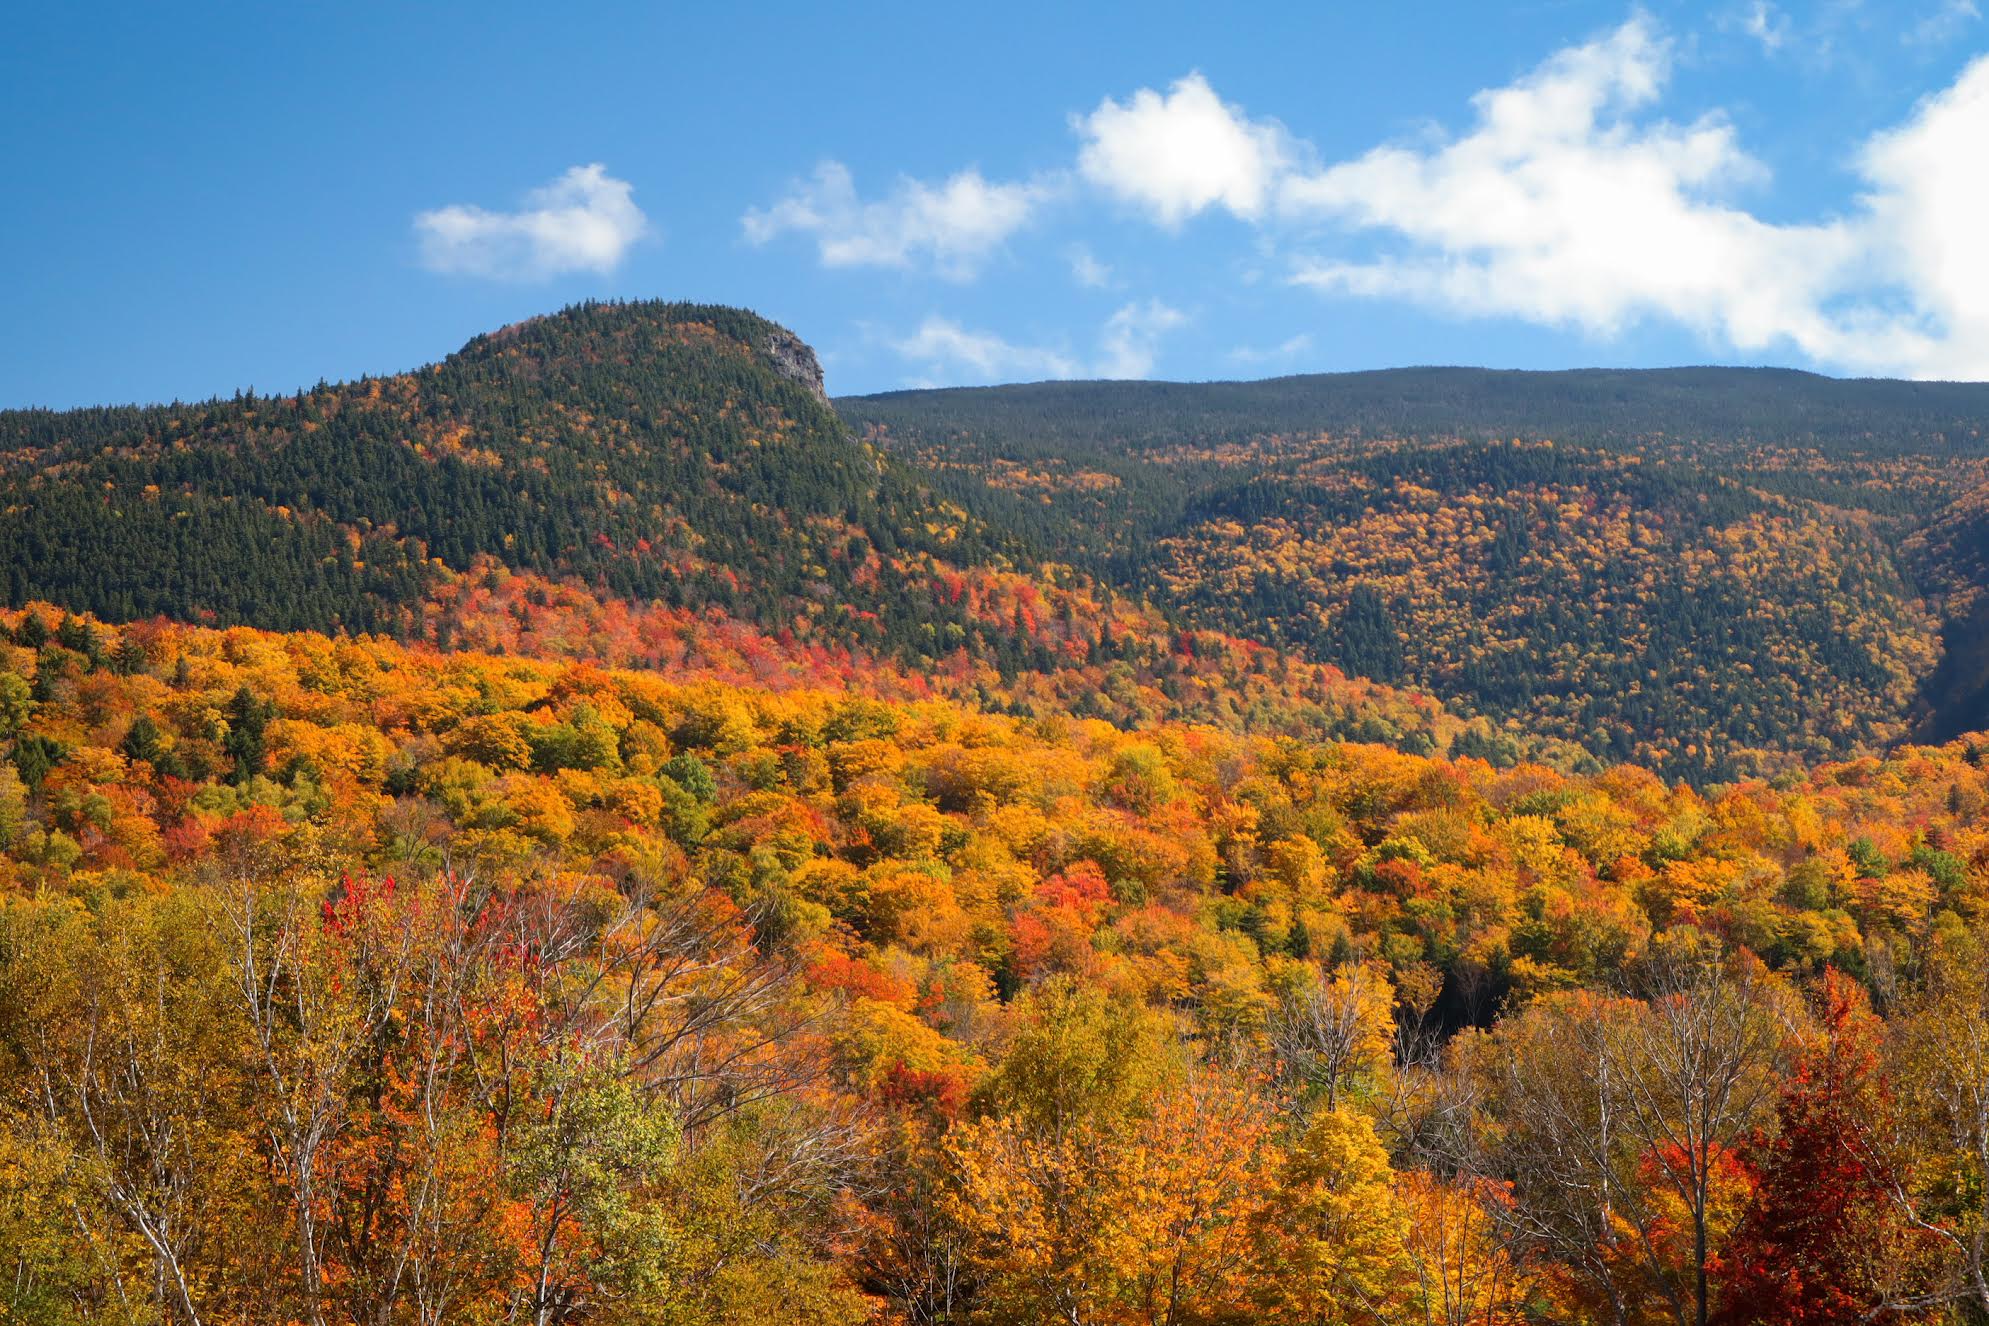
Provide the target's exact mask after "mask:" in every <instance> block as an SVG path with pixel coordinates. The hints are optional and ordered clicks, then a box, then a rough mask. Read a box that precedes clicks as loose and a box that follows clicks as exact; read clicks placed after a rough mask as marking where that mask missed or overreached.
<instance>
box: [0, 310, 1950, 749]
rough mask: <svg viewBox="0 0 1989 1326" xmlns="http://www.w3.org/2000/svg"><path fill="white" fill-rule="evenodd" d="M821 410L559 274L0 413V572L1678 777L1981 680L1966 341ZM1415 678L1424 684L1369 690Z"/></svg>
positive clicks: (67, 584) (813, 391) (216, 617)
mask: <svg viewBox="0 0 1989 1326" xmlns="http://www.w3.org/2000/svg"><path fill="white" fill-rule="evenodd" d="M840 408H841V411H842V414H843V416H844V417H845V418H847V420H848V421H849V422H850V423H851V424H853V425H854V426H855V431H854V433H852V431H851V429H850V428H846V427H845V426H844V423H843V421H842V420H841V419H839V418H838V416H837V414H836V413H835V412H834V411H833V410H831V409H830V408H829V406H828V404H827V402H826V399H825V398H824V397H823V396H822V395H821V391H820V377H819V370H818V369H817V368H816V367H815V361H814V357H813V355H812V352H810V351H809V350H808V349H807V347H806V346H804V345H802V344H801V343H800V342H799V341H797V340H796V339H794V338H793V337H792V335H791V334H790V333H788V332H786V331H785V330H784V329H781V328H778V327H776V326H774V325H773V324H771V323H768V322H765V321H764V320H762V319H759V318H757V317H755V316H753V315H751V314H748V313H744V312H741V311H738V310H733V309H723V308H714V307H707V306H691V305H676V304H609V305H603V304H589V305H581V306H577V307H575V308H571V309H568V310H566V311H564V312H562V313H559V314H557V315H554V316H551V317H546V318H539V319H535V320H532V321H529V322H526V323H522V324H519V325H518V326H515V327H510V328H506V329H503V330H502V331H499V332H495V333H493V334H491V335H488V336H483V337H479V338H477V339H476V340H475V341H472V342H471V343H470V344H469V345H468V346H466V347H464V349H463V350H462V351H461V352H459V353H457V354H455V355H452V356H450V357H449V358H447V359H446V360H444V361H442V362H441V363H439V364H435V365H432V366H430V367H428V368H424V369H420V370H416V371H414V372H410V373H405V374H400V375H397V376H392V377H386V378H377V379H366V380H362V381H359V382H356V383H350V384H345V385H340V386H331V385H320V386H319V387H317V388H314V389H311V390H309V391H304V392H300V393H298V394H296V395H292V396H278V397H265V396H255V395H249V394H244V395H241V396H238V397H237V398H235V399H232V400H222V401H211V402H206V403H203V404H198V405H187V404H176V405H172V406H161V407H149V408H129V409H103V410H89V411H72V412H68V413H61V414H56V413H49V412H14V413H10V414H0V563H3V564H4V566H5V571H4V577H5V579H4V584H0V589H4V592H5V595H6V597H7V599H8V601H10V602H13V603H17V604H18V603H23V602H26V601H29V600H30V599H35V598H40V599H45V600H47V601H50V602H54V603H57V604H60V605H62V606H64V607H68V608H71V609H75V610H78V611H90V612H96V613H99V614H102V615H104V616H105V617H107V618H108V619H112V620H132V619H136V618H140V617H145V616H148V615H152V614H163V615H166V616H169V617H173V618H176V619H180V620H190V621H200V622H209V623H214V624H221V625H226V624H230V623H244V624H252V625H257V626H262V627H266V628H277V629H294V628H312V629H333V630H346V631H374V632H382V633H387V634H392V635H395V636H397V637H399V638H401V639H408V640H429V641H432V642H435V643H438V644H441V645H444V646H448V645H451V644H453V643H455V642H456V641H458V640H459V639H464V640H468V641H471V642H480V643H494V642H498V641H502V640H505V639H507V638H508V639H510V640H512V641H513V643H514V644H515V643H518V642H520V641H522V642H523V643H524V645H525V647H526V648H537V647H540V646H541V645H543V644H545V640H544V637H545V636H546V635H547V634H548V632H549V631H553V632H556V630H557V628H556V627H555V626H553V625H552V624H551V623H556V622H558V621H560V620H563V619H565V618H567V617H570V616H571V615H572V614H573V613H578V614H579V615H580V616H583V617H589V618H592V619H595V620H597V621H598V620H605V619H607V618H615V619H617V620H619V621H622V622H623V623H625V624H629V623H640V624H641V629H642V630H644V631H646V632H648V638H647V639H646V640H644V641H636V640H634V639H631V638H624V639H622V640H619V641H615V642H603V641H600V640H599V639H598V638H597V639H596V643H610V644H611V647H610V648H609V649H608V651H607V652H604V653H600V654H597V655H595V656H596V657H599V658H603V659H610V658H611V659H614V660H615V661H620V662H641V663H659V662H660V663H681V662H683V661H685V660H688V659H694V658H697V657H699V656H701V654H702V653H703V652H704V650H705V645H704V643H703V642H706V641H722V642H726V643H723V644H720V645H719V646H718V648H719V652H731V653H734V654H740V653H743V655H744V656H746V657H748V658H750V659H751V660H752V662H751V663H750V665H749V666H750V668H751V670H752V671H754V672H756V673H758V674H760V675H761V676H762V677H763V678H764V679H771V678H772V677H774V676H783V675H784V676H790V677H792V676H794V675H796V674H813V675H815V676H817V677H818V678H819V677H820V676H822V675H825V673H826V674H833V675H838V676H840V677H842V678H844V679H845V680H847V679H849V678H852V677H858V676H864V677H869V676H886V675H890V674H895V673H905V674H910V675H915V676H925V677H933V678H945V679H947V680H946V682H945V686H946V688H947V690H948V693H951V694H958V695H964V694H966V693H967V692H969V691H971V692H972V693H973V695H974V697H975V698H977V699H978V700H979V701H980V702H981V703H983V704H985V705H987V706H989V707H991V708H994V709H1001V710H1018V709H1019V710H1021V711H1024V712H1030V713H1042V712H1050V711H1051V710H1053V709H1058V710H1068V711H1073V712H1077V713H1080V714H1095V715H1098V716H1101V717H1106V718H1110V719H1113V720H1115V721H1121V722H1126V721H1138V720H1140V719H1142V718H1153V717H1161V716H1173V717H1183V718H1189V719H1193V720H1196V721H1213V722H1217V723H1221V724H1224V725H1228V726H1237V727H1242V728H1248V729H1251V730H1264V731H1272V730H1284V731H1290V732H1294V733H1303V734H1310V735H1314V736H1328V737H1333V736H1348V735H1362V736H1379V737H1381V738H1383V739H1388V740H1403V741H1406V742H1407V743H1408V744H1407V747H1406V748H1408V749H1414V750H1425V751H1442V750H1448V749H1450V748H1451V743H1452V742H1453V741H1454V740H1457V739H1459V738H1460V737H1461V738H1462V739H1463V740H1464V742H1465V744H1464V745H1463V746H1462V747H1460V749H1462V750H1466V751H1470V752H1475V753H1482V754H1491V755H1502V757H1503V758H1517V757H1519V756H1521V755H1546V756H1551V757H1552V758H1554V759H1556V760H1558V761H1560V762H1562V763H1563V764H1565V765H1568V766H1569V767H1574V766H1575V765H1579V764H1582V763H1584V762H1585V761H1601V762H1609V761H1615V760H1634V761H1636V762H1639V763H1642V764H1645V765H1647V766H1649V767H1652V768H1654V769H1657V770H1659V771H1661V772H1663V773H1664V774H1666V775H1667V776H1672V777H1680V778H1686V779H1690V780H1693V781H1695V782H1701V783H1704V782H1709V781H1717V780H1721V779H1728V778H1733V777H1738V776H1745V775H1749V774H1755V773H1763V774H1767V773H1774V772H1776V771H1778V770H1785V769H1791V768H1794V767H1796V765H1798V764H1799V763H1800V762H1802V761H1804V760H1813V759H1821V758H1831V757H1841V756H1845V755H1850V754H1854V753H1857V752H1861V751H1876V750H1883V749H1885V748H1886V747H1887V746H1889V745H1890V744H1892V743H1894V742H1897V741H1899V740H1901V739H1903V738H1905V737H1907V736H1908V735H1910V734H1912V733H1915V732H1918V733H1920V734H1922V735H1927V736H1941V735H1946V734H1951V733H1955V732H1960V731H1965V730H1969V729H1971V728H1974V727H1980V726H1984V725H1989V717H1986V716H1984V715H1983V713H1982V708H1983V699H1984V695H1985V689H1984V685H1983V682H1984V679H1985V677H1989V629H1985V628H1984V626H1983V622H1984V620H1985V619H1984V617H1983V615H1982V614H1983V612H1984V611H1989V610H1985V609H1981V608H1980V606H1979V604H1980V594H1979V590H1980V586H1981V585H1982V584H1983V583H1984V579H1985V576H1986V575H1989V568H1985V566H1984V564H1983V563H1982V559H1981V548H1982V546H1983V542H1984V539H1983V534H1984V529H1983V521H1982V516H1981V512H1982V510H1983V509H1984V505H1985V503H1989V440H1985V438H1984V436H1983V433H1982V428H1981V424H1982V421H1983V420H1984V419H1985V418H1989V394H1985V389H1983V388H1981V387H1978V386H1970V385H1958V384H1914V383H1897V382H1837V381H1833V380H1830V379H1825V378H1817V377H1813V376H1811V375H1806V374H1799V373H1786V372H1767V371H1762V372H1749V371H1738V370H1716V369H1694V370H1677V371H1669V372H1658V373H1621V372H1602V371H1597V372H1585V373H1571V374H1511V373H1487V372H1481V371H1473V370H1443V369H1415V370H1402V371H1399V372H1392V373H1381V374H1360V375H1343V376H1338V377H1322V378H1290V379H1278V380H1273V381H1270V382H1264V383H1212V384H1166V383H1050V384H1043V385H1039V386H1034V387H1015V388H996V389H990V390H985V391H950V392H928V393H896V394H892V395H889V396H883V397H874V398H868V399H865V400H846V401H844V402H842V403H841V407H840ZM518 577H523V579H518ZM506 586H508V588H505V587H506ZM583 599H585V600H590V601H591V604H592V606H589V607H582V606H580V603H581V600H583ZM554 602H558V603H560V604H563V605H566V606H565V607H564V608H561V609H558V610H552V611H550V612H549V611H547V610H546V605H548V604H551V603H554ZM493 613H501V614H503V615H505V616H507V617H508V618H509V619H510V620H509V621H508V622H507V621H500V620H498V619H497V618H496V617H494V616H493V615H492V614H493ZM479 614H481V615H479ZM595 634H596V636H597V637H598V635H599V633H598V632H597V633H595ZM572 643H573V642H571V641H568V642H567V644H566V645H565V646H555V647H564V648H569V649H570V648H571V647H572ZM1321 667H1326V668H1329V669H1337V674H1338V675H1334V674H1326V673H1320V672H1319V671H1318V669H1319V668H1321ZM1346 677H1353V678H1359V679H1361V681H1362V684H1364V685H1366V686H1367V687H1368V696H1369V698H1363V699H1359V700H1355V699H1351V698H1350V697H1349V696H1348V693H1347V692H1346V690H1345V686H1346V683H1345V681H1344V679H1345V678H1346ZM1315 679H1321V680H1315ZM1322 686H1323V687H1325V688H1326V689H1328V690H1334V691H1335V697H1334V698H1333V699H1332V700H1330V701H1329V702H1327V705H1326V707H1327V709H1329V710H1331V711H1332V712H1331V713H1329V714H1326V715H1325V716H1324V717H1323V718H1322V717H1321V716H1320V714H1319V713H1318V712H1317V711H1318V710H1319V695H1320V692H1321V687H1322ZM1423 696H1434V697H1436V699H1437V700H1438V701H1439V703H1440V705H1441V707H1442V709H1443V710H1444V711H1447V715H1446V717H1444V718H1441V719H1438V718H1431V719H1429V720H1427V721H1424V720H1421V719H1409V720H1408V721H1406V722H1405V721H1404V715H1405V714H1408V713H1410V712H1412V711H1418V710H1422V711H1427V710H1428V706H1427V704H1426V702H1425V701H1424V700H1423V699H1422V698H1421V697H1423ZM1370 699H1371V700H1372V703H1370V702H1369V700H1370Z"/></svg>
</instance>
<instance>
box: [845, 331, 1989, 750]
mask: <svg viewBox="0 0 1989 1326" xmlns="http://www.w3.org/2000/svg"><path fill="white" fill-rule="evenodd" d="M840 406H841V409H842V411H843V413H844V415H845V417H846V418H848V419H850V420H851V422H852V423H853V424H855V425H856V426H857V427H859V428H860V429H862V430H863V431H864V434H865V436H867V437H869V438H871V439H872V440H874V441H875V442H877V443H878V444H879V445H880V446H881V447H883V448H884V449H886V450H888V451H891V452H893V453H894V454H898V455H901V456H904V457H906V458H908V459H909V460H911V461H912V462H914V463H915V464H916V465H917V466H918V467H919V468H921V469H922V470H923V471H925V472H926V473H929V474H931V475H933V476H934V482H935V484H936V485H937V486H938V487H940V488H941V490H942V491H946V492H949V493H951V494H953V495H954V497H955V499H956V500H957V501H958V502H960V503H961V505H962V506H964V507H966V508H967V509H968V510H970V511H974V512H976V513H984V514H985V516H986V518H987V519H989V520H990V521H995V522H1000V523H1002V524H1003V525H1005V526H1007V527H1010V528H1014V529H1018V530H1026V531H1028V532H1029V534H1030V535H1031V537H1033V538H1034V539H1036V540H1037V541H1038V542H1039V544H1040V545H1041V546H1043V547H1044V548H1045V549H1046V550H1047V551H1049V552H1050V553H1051V554H1053V555H1055V556H1058V557H1061V558H1065V559H1068V560H1070V561H1071V562H1072V563H1073V564H1074V565H1077V566H1079V567H1082V568H1085V569H1087V570H1089V571H1090V572H1091V573H1093V574H1095V575H1097V576H1099V577H1100V578H1102V579H1104V580H1106V581H1108V582H1110V583H1114V584H1117V585H1119V586H1121V587H1122V588H1124V589H1125V590H1126V591H1127V592H1130V593H1137V594H1143V595H1150V596H1151V597H1152V598H1153V599H1154V601H1156V602H1158V603H1162V604H1165V605H1167V606H1168V607H1169V608H1170V609H1171V610H1173V611H1175V612H1176V613H1178V614H1179V615H1180V617H1181V618H1182V620H1183V621H1185V622H1189V623H1193V624H1196V625H1202V626H1210V627H1219V628H1220V629H1224V630H1228V631H1234V632H1237V633H1239V634H1245V635H1254V636H1257V637H1259V638H1262V639H1264V640H1266V641H1267V642H1270V643H1274V644H1277V645H1279V646H1281V647H1284V648H1289V649H1292V650H1294V651H1297V652H1299V653H1301V654H1303V655H1304V656H1306V657H1310V658H1315V659H1320V660H1324V661H1331V662H1334V663H1337V664H1339V665H1340V666H1342V667H1344V668H1346V669H1347V670H1349V671H1351V672H1356V673H1359V674H1361V675H1366V676H1370V677H1374V678H1376V679H1378V680H1384V681H1390V682H1395V683H1398V684H1403V685H1409V686H1415V687H1419V688H1423V689H1427V690H1429V691H1432V692H1433V693H1435V694H1436V695H1438V696H1439V697H1440V698H1442V699H1444V700H1445V701H1446V702H1448V703H1450V704H1453V705H1456V706H1459V707H1461V708H1463V709H1466V710H1468V711H1475V712H1480V713H1484V714H1487V715H1490V716H1492V717H1493V718H1495V719H1497V720H1499V721H1502V722H1507V723H1511V724H1514V725H1516V726H1517V727H1519V728H1521V729H1523V730H1526V731H1530V732H1535V733H1540V734H1551V735H1553V736H1555V737H1559V738H1562V739H1566V740H1570V741H1574V742H1578V743H1581V744H1583V745H1584V746H1586V747H1587V748H1588V749H1589V750H1591V751H1593V752H1595V753H1596V754H1597V755H1598V756H1600V757H1602V758H1604V759H1612V760H1613V759H1632V760H1636V761H1639V762H1641V763H1645V764H1647V765H1650V766H1652V767H1655V768H1660V769H1662V770H1664V771H1666V772H1667V773H1669V774H1671V775H1673V776H1678V777H1686V778H1691V779H1694V780H1706V779H1718V778H1725V777H1732V776H1734V775H1736V774H1745V773H1748V772H1766V771H1773V770H1774V769H1776V768H1778V767H1782V766H1783V765H1784V764H1785V763H1786V758H1785V757H1786V756H1787V755H1788V754H1790V753H1798V754H1801V755H1803V756H1805V757H1808V758H1819V757H1825V756H1828V755H1830V754H1833V753H1836V754H1842V753H1846V752H1849V751H1853V750H1860V749H1878V748H1883V747H1884V746H1885V745H1886V744H1888V743H1890V742H1893V741H1896V740H1898V739H1900V738H1901V737H1903V736H1904V735H1906V734H1907V733H1908V732H1910V731H1914V730H1916V729H1917V730H1921V731H1925V732H1940V733H1952V732H1956V731H1962V730H1966V729H1968V728H1971V727H1981V726H1984V725H1985V724H1989V713H1985V712H1984V695H1985V692H1984V690H1983V689H1982V687H1981V685H1980V680H1981V678H1982V676H1983V674H1984V673H1985V672H1989V660H1985V659H1984V657H1983V653H1984V645H1983V631H1982V629H1981V627H1980V625H1979V622H1978V621H1977V619H1976V617H1975V616H1974V611H1975V604H1976V602H1977V597H1978V593H1979V586H1980V585H1981V584H1982V583H1983V573H1984V567H1983V564H1982V561H1981V551H1980V550H1981V547H1982V546H1983V543H1982V534H1983V525H1982V522H1981V518H1980V515H1979V512H1980V510H1981V509H1982V506H1983V504H1984V502H1985V501H1989V437H1985V432H1984V426H1985V423H1989V387H1983V386H1981V385H1977V384H1939V383H1901V382H1840V381H1835V380H1831V379H1827V378H1819V377H1815V376H1813V375H1809V374H1802V373H1792V372H1785V371H1771V370H1733V369H1680V370H1665V371H1651V372H1612V371H1602V370H1595V371H1584V372H1574V373H1492V372H1486V371H1482V370H1471V369H1405V370H1396V371H1390V372H1381V373H1364V374H1345V375H1329V376H1319V377H1303V378H1284V379H1275V380H1272V381H1268V382H1258V383H1207V384H1176V383H1043V384H1038V385H1035V386H1025V387H998V388H988V389H967V390H954V391H939V392H909V393H891V394H887V395H883V396H874V397H866V398H862V399H848V400H844V401H842V402H841V403H840ZM1950 647H1952V652H1953V657H1951V658H1950V657H1948V656H1947V655H1948V653H1949V651H1950Z"/></svg>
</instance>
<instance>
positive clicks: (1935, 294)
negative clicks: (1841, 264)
mask: <svg viewBox="0 0 1989 1326" xmlns="http://www.w3.org/2000/svg"><path fill="white" fill-rule="evenodd" d="M1985 143H1989V56H1981V57H1979V58H1977V59H1976V60H1975V62H1974V63H1973V64H1971V65H1969V67H1968V68H1967V69H1966V70H1965V71H1963V73H1962V76H1961V77H1960V78H1959V79H1958V80H1956V82H1955V83H1954V85H1953V86H1952V87H1950V88H1948V89H1947V90H1946V91H1945V92H1942V93H1941V94H1940V95H1938V96H1935V97H1932V98H1930V99H1928V100H1927V101H1924V102H1922V103H1921V104H1920V106H1919V107H1918V109H1917V110H1915V112H1914V114H1913V118H1912V119H1910V120H1909V121H1907V123H1906V124H1904V125H1902V126H1901V127H1900V128H1898V129H1895V130H1893V131H1891V132H1890V133H1885V134H1880V135H1879V136H1878V137H1876V138H1874V139H1873V140H1872V141H1871V142H1870V143H1869V144H1867V145H1866V147H1865V150H1864V153H1863V155H1862V156H1861V158H1860V161H1859V168H1860V170H1861V172H1862V173H1863V174H1864V176H1865V178H1866V179H1867V180H1868V181H1870V183H1871V185H1872V190H1871V192H1870V193H1869V194H1867V195H1866V197H1865V199H1864V204H1865V208H1866V211H1865V215H1864V216H1863V217H1862V218H1860V219H1858V220H1856V221H1854V222H1851V223H1848V224H1847V229H1851V230H1853V231H1855V232H1856V233H1858V234H1860V235H1861V236H1862V238H1863V239H1864V241H1865V243H1864V245H1863V247H1864V249H1865V251H1866V254H1867V259H1866V261H1867V262H1868V263H1869V264H1871V266H1872V268H1874V269H1875V270H1874V272H1873V274H1874V275H1877V276H1879V277H1880V278H1881V280H1882V281H1883V283H1884V285H1885V286H1886V287H1889V288H1890V289H1891V290H1895V291H1898V292H1900V293H1901V294H1902V295H1903V297H1904V302H1905V304H1906V307H1905V309H1904V310H1902V309H1900V308H1899V307H1898V306H1897V305H1898V301H1896V300H1886V299H1884V295H1885V293H1886V290H1885V289H1881V290H1880V291H1879V292H1878V293H1877V295H1876V296H1875V297H1872V298H1870V299H1868V301H1867V302H1866V305H1865V306H1864V307H1862V308H1860V309H1857V310H1855V311H1854V314H1853V317H1854V318H1855V321H1853V322H1852V324H1851V326H1850V328H1849V330H1850V331H1851V332H1852V334H1854V335H1856V334H1860V333H1863V334H1869V335H1871V336H1872V338H1873V345H1874V352H1875V353H1873V354H1872V355H1869V356H1866V357H1865V358H1864V362H1863V363H1860V362H1859V358H1858V357H1857V356H1855V355H1852V354H1845V355H1842V356H1839V358H1840V362H1845V363H1851V364H1853V365H1855V366H1859V367H1866V368H1870V369H1875V370H1883V371H1888V372H1898V371H1903V372H1906V373H1909V374H1911V375H1912V376H1915V377H1967V378H1989V245H1984V243H1983V242H1982V236H1983V218H1985V217H1989V171H1985V170H1984V169H1983V145H1984V144H1985Z"/></svg>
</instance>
